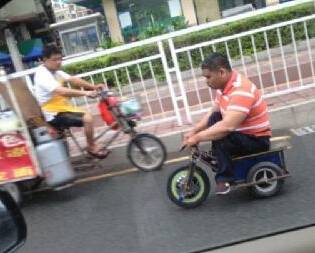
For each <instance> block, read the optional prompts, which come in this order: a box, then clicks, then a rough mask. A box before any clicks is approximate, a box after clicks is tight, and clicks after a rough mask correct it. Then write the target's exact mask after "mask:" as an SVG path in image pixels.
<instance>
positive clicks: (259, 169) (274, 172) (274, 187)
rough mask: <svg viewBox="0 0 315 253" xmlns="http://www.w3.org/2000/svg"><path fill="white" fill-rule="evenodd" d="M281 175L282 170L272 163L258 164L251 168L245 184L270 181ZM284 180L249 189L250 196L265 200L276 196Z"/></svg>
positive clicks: (261, 184) (263, 183)
mask: <svg viewBox="0 0 315 253" xmlns="http://www.w3.org/2000/svg"><path fill="white" fill-rule="evenodd" d="M281 175H283V173H282V169H281V168H280V167H279V166H278V165H276V164H274V163H272V162H260V163H258V164H256V165H255V166H253V167H252V168H251V169H250V170H249V172H248V174H247V183H252V182H257V181H260V180H262V181H263V180H265V179H272V178H275V177H276V176H281ZM283 182H284V179H278V180H275V181H271V182H269V183H265V182H262V183H260V184H257V185H254V186H251V187H249V191H250V194H251V195H252V196H254V197H256V198H266V197H271V196H273V195H275V194H277V193H278V192H279V191H280V190H281V187H282V185H283Z"/></svg>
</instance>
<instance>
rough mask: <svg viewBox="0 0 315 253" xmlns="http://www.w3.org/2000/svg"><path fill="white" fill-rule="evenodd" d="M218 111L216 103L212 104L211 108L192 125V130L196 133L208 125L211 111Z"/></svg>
mask: <svg viewBox="0 0 315 253" xmlns="http://www.w3.org/2000/svg"><path fill="white" fill-rule="evenodd" d="M218 111H220V109H219V107H218V105H216V104H214V105H213V107H212V108H211V110H210V111H209V112H208V113H207V114H206V115H205V116H203V117H202V119H201V120H200V121H199V122H198V123H197V124H196V125H195V126H194V128H193V129H192V132H194V133H198V132H200V131H202V130H204V129H206V128H207V127H208V120H209V117H210V116H211V114H212V113H214V112H218Z"/></svg>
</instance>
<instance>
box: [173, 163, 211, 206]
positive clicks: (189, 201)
mask: <svg viewBox="0 0 315 253" xmlns="http://www.w3.org/2000/svg"><path fill="white" fill-rule="evenodd" d="M188 173H189V166H184V167H181V168H179V169H177V170H175V171H174V172H173V173H172V174H171V175H170V176H169V178H168V182H167V195H168V197H169V199H170V200H171V201H172V202H173V203H175V204H176V205H178V206H180V207H184V208H194V207H197V206H199V205H201V204H202V203H203V202H204V201H205V200H206V199H207V197H208V195H209V192H210V180H209V177H208V176H207V174H206V173H205V172H204V171H203V170H202V169H201V168H199V167H196V168H195V172H194V176H193V180H192V182H193V186H192V187H193V188H194V189H193V190H191V191H190V192H189V193H188V196H187V193H186V196H181V193H182V189H181V186H182V184H183V183H184V180H185V178H186V179H187V177H188Z"/></svg>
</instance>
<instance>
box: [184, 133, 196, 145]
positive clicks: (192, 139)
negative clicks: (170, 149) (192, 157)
mask: <svg viewBox="0 0 315 253" xmlns="http://www.w3.org/2000/svg"><path fill="white" fill-rule="evenodd" d="M198 143H199V140H198V139H197V136H196V135H192V136H190V137H189V138H187V139H186V140H185V139H184V141H183V144H182V145H183V146H186V147H192V146H195V145H198Z"/></svg>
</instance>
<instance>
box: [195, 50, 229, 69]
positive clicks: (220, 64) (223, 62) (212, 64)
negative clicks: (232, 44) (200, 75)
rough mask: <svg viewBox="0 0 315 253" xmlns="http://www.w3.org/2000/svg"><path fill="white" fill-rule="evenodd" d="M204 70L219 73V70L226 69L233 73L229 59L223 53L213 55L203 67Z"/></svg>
mask: <svg viewBox="0 0 315 253" xmlns="http://www.w3.org/2000/svg"><path fill="white" fill-rule="evenodd" d="M201 68H202V69H209V70H211V71H217V70H219V68H225V69H226V70H228V71H232V68H231V64H230V61H229V59H228V58H227V57H226V56H225V55H223V54H221V53H217V52H214V53H211V54H210V55H209V56H208V57H207V58H206V59H205V60H204V61H203V62H202V65H201Z"/></svg>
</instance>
